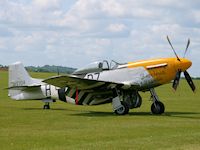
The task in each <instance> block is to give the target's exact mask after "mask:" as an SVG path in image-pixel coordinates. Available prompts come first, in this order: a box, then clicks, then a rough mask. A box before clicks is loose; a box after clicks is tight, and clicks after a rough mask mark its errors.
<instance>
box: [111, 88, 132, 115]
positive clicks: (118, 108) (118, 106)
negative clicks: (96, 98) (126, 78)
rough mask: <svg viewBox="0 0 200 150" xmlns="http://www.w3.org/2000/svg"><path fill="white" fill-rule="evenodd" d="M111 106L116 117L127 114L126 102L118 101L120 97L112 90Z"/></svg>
mask: <svg viewBox="0 0 200 150" xmlns="http://www.w3.org/2000/svg"><path fill="white" fill-rule="evenodd" d="M113 96H114V98H113V99H112V104H113V110H114V112H115V113H116V114H117V115H125V114H128V112H129V106H128V105H127V103H126V102H124V101H121V100H120V95H119V94H118V91H117V89H113Z"/></svg>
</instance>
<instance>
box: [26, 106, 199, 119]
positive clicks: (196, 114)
mask: <svg viewBox="0 0 200 150" xmlns="http://www.w3.org/2000/svg"><path fill="white" fill-rule="evenodd" d="M23 110H41V108H23ZM45 111H68V112H70V113H69V114H68V115H71V116H82V117H110V116H113V117H117V115H115V114H114V113H113V112H100V111H84V110H82V111H80V110H73V109H67V108H52V109H51V110H45ZM71 112H72V113H71ZM124 116H133V117H134V116H149V117H150V116H155V117H177V118H188V119H200V112H165V113H164V114H162V115H153V114H152V113H151V112H130V113H129V114H128V115H124Z"/></svg>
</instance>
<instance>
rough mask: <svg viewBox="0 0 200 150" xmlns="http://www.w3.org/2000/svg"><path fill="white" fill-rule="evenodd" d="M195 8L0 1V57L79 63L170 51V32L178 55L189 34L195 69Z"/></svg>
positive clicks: (195, 4) (171, 1) (166, 3)
mask: <svg viewBox="0 0 200 150" xmlns="http://www.w3.org/2000/svg"><path fill="white" fill-rule="evenodd" d="M199 9H200V2H199V1H198V0H193V1H187V0H183V1H181V2H180V1H178V0H159V1H155V0H153V1H146V0H140V1H138V0H125V1H122V0H107V1H99V0H68V1H62V0H42V1H40V0H32V1H26V0H20V1H9V0H4V1H0V55H1V56H2V60H1V61H2V62H1V63H3V64H9V63H11V62H12V61H15V60H21V61H23V62H24V63H25V65H44V64H57V65H59V64H61V65H65V66H74V67H81V66H83V65H86V64H87V63H90V62H91V61H95V60H99V59H114V60H116V61H119V62H125V61H133V60H139V59H148V58H154V57H171V56H172V57H174V54H173V52H172V51H171V48H170V46H169V45H168V43H167V40H166V35H169V36H170V38H171V40H172V43H173V45H174V47H175V49H176V50H177V53H178V54H179V55H180V56H182V54H183V52H184V48H185V45H186V42H187V38H188V37H190V38H191V45H190V49H189V51H188V54H187V57H188V58H190V59H192V60H193V66H194V69H191V72H192V74H193V75H198V74H200V72H199V71H198V68H197V67H196V64H198V63H199V59H198V54H199V53H198V51H199V47H200V44H199V43H200V36H199V35H200V28H199V22H200V19H199V18H200V11H199ZM36 60H37V61H36Z"/></svg>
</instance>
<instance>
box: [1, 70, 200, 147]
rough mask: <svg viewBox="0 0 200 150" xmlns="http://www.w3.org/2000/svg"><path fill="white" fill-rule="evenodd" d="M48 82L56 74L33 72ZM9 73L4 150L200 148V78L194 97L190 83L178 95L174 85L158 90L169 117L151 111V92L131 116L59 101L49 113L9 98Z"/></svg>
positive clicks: (3, 123) (37, 105)
mask: <svg viewBox="0 0 200 150" xmlns="http://www.w3.org/2000/svg"><path fill="white" fill-rule="evenodd" d="M31 75H32V76H33V77H38V78H46V77H49V76H52V75H55V74H50V73H31ZM7 82H8V74H7V72H6V71H0V149H1V150H64V149H92V150H94V149H95V150H96V149H97V150H98V149H99V150H102V149H109V150H110V149H114V150H115V149H116V150H117V149H139V150H146V149H147V150H151V149H152V150H155V149H159V150H163V149H164V150H171V149H172V150H177V149H178V150H197V149H200V92H199V89H198V87H199V85H200V80H195V81H194V82H195V85H196V87H197V91H196V93H195V94H194V93H192V91H191V90H190V88H189V86H188V85H187V84H186V81H185V80H181V81H180V84H179V87H178V89H177V91H176V92H174V91H173V90H172V87H171V86H172V85H171V84H168V85H164V86H161V87H158V88H156V92H157V94H158V96H159V98H160V99H161V101H162V102H163V103H164V104H165V113H164V114H163V115H160V116H159V115H152V114H151V113H150V106H151V103H152V102H151V101H149V98H150V94H149V92H146V93H140V94H141V96H142V98H143V104H142V106H141V107H140V108H138V109H133V110H130V113H129V114H128V115H125V116H117V115H115V114H113V112H112V105H111V104H106V105H99V106H75V105H70V104H66V103H62V102H60V101H57V102H56V103H53V104H51V109H50V110H43V109H42V108H43V103H42V102H41V101H13V100H11V99H10V98H8V97H7V91H6V90H2V89H3V88H6V87H7Z"/></svg>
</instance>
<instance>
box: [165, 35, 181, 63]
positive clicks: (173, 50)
mask: <svg viewBox="0 0 200 150" xmlns="http://www.w3.org/2000/svg"><path fill="white" fill-rule="evenodd" d="M167 40H168V42H169V45H170V46H171V48H172V50H173V51H174V54H175V55H176V58H177V60H178V61H180V59H179V57H178V55H177V54H176V51H175V50H174V47H173V46H172V43H171V42H170V40H169V37H168V36H167Z"/></svg>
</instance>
